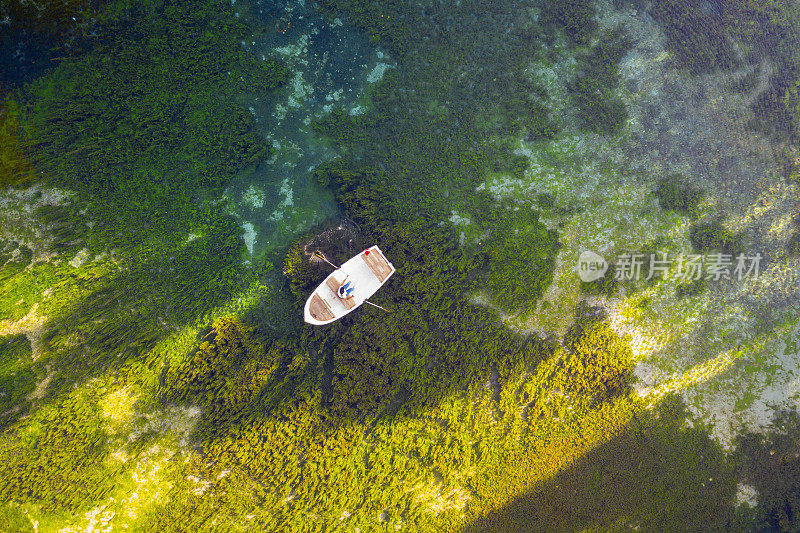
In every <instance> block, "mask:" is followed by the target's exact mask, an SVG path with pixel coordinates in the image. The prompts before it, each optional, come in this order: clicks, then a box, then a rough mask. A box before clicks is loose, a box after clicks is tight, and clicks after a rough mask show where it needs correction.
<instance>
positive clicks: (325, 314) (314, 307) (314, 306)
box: [308, 294, 334, 320]
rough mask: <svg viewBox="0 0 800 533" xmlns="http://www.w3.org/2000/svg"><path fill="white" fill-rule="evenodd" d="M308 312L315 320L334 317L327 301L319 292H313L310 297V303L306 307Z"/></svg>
mask: <svg viewBox="0 0 800 533" xmlns="http://www.w3.org/2000/svg"><path fill="white" fill-rule="evenodd" d="M308 312H309V313H311V316H313V317H314V318H316V319H317V320H330V319H332V318H333V317H334V314H333V311H331V308H330V306H329V305H328V302H326V301H325V300H323V299H322V297H321V296H320V295H319V294H315V295H314V296H313V297H312V298H311V305H310V306H309V308H308Z"/></svg>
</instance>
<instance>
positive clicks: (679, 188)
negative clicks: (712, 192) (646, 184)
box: [653, 174, 705, 219]
mask: <svg viewBox="0 0 800 533" xmlns="http://www.w3.org/2000/svg"><path fill="white" fill-rule="evenodd" d="M653 194H654V195H655V197H656V198H658V205H659V206H661V209H665V210H670V211H675V212H676V213H679V214H681V215H683V216H687V217H690V218H693V219H695V218H697V217H698V216H699V214H700V210H699V209H700V203H701V202H702V201H703V198H704V196H705V192H704V191H703V190H702V189H699V188H697V187H695V186H694V185H692V184H691V183H687V182H686V178H685V177H683V176H680V175H677V174H671V175H669V176H665V177H663V178H661V179H659V180H658V184H657V186H656V189H655V190H654V191H653Z"/></svg>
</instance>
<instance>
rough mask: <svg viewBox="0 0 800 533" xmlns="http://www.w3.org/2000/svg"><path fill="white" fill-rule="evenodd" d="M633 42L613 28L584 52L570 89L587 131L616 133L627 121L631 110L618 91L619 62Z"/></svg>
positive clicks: (582, 124)
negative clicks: (627, 108) (626, 106)
mask: <svg viewBox="0 0 800 533" xmlns="http://www.w3.org/2000/svg"><path fill="white" fill-rule="evenodd" d="M629 46H630V44H629V43H628V41H627V39H626V38H625V36H624V34H622V33H621V32H620V31H609V32H607V33H606V34H605V35H602V36H601V37H600V39H599V40H598V42H597V43H596V44H594V45H593V46H592V47H591V48H590V49H589V50H588V52H587V53H586V55H584V56H581V60H580V63H579V73H578V75H577V76H576V77H575V80H574V81H573V82H572V83H571V84H569V85H568V87H567V89H568V90H569V92H570V94H571V95H572V98H573V99H574V101H575V104H576V106H577V108H578V110H579V112H580V114H579V117H580V120H581V127H582V128H583V129H585V130H586V131H592V132H597V133H603V134H607V135H613V134H616V133H619V132H620V131H621V129H622V127H623V126H624V125H625V120H626V119H627V118H628V113H627V111H626V110H625V104H624V103H623V102H622V100H621V99H620V98H619V96H617V94H616V89H617V86H618V85H619V69H618V68H617V65H618V63H619V61H620V60H621V59H622V57H623V56H624V55H625V52H627V49H628V48H629Z"/></svg>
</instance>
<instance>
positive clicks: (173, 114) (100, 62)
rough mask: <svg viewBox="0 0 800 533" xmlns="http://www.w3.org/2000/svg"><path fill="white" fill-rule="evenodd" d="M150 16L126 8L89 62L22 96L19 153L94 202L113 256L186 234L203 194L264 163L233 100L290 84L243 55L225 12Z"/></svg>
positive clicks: (168, 9)
mask: <svg viewBox="0 0 800 533" xmlns="http://www.w3.org/2000/svg"><path fill="white" fill-rule="evenodd" d="M152 9H153V13H152V14H151V15H150V16H145V12H144V11H142V8H141V7H135V6H132V7H131V8H130V9H129V11H126V12H125V13H126V15H127V17H126V18H125V19H124V20H119V21H118V22H109V23H107V30H108V34H107V36H106V37H105V38H104V39H101V40H100V41H99V43H98V44H97V45H96V47H95V48H94V49H93V50H92V51H91V52H89V53H87V54H84V55H82V56H80V57H79V58H77V59H74V60H68V61H63V62H61V63H60V64H59V65H58V67H57V68H56V69H55V70H54V71H53V72H52V73H51V74H50V75H47V76H44V77H42V78H41V79H39V80H36V81H35V82H34V83H32V84H31V85H30V86H29V87H28V88H27V89H26V94H27V95H29V96H28V98H27V99H28V100H29V103H27V105H26V106H25V110H26V117H25V124H26V125H25V128H24V137H23V142H24V146H25V149H26V150H27V151H28V152H29V153H31V154H34V155H35V158H36V163H37V167H38V168H39V169H41V170H42V171H43V172H44V174H45V177H46V178H47V180H48V181H49V182H50V183H51V184H53V185H55V186H65V187H70V188H74V189H76V190H77V192H78V193H79V195H80V196H81V198H82V199H92V200H93V201H92V202H91V205H90V217H91V218H93V219H96V222H97V228H98V231H105V232H106V234H105V235H104V236H103V238H104V239H105V240H107V241H109V240H110V241H112V242H114V245H120V242H119V241H124V240H128V241H130V240H131V239H134V240H140V239H142V237H141V236H136V233H137V232H145V233H147V232H154V231H167V232H168V231H176V230H177V227H176V226H178V225H184V227H185V224H186V220H187V219H190V218H191V213H192V212H193V211H194V210H195V209H196V204H197V198H198V197H199V196H201V195H202V194H203V190H208V189H209V188H215V187H216V188H218V187H219V186H220V185H223V184H224V183H226V181H228V180H229V179H230V178H231V177H232V176H234V175H235V174H236V173H237V172H239V171H241V170H243V169H244V168H246V167H248V166H251V165H254V164H255V163H256V162H258V161H260V160H262V159H264V158H265V157H267V156H268V155H269V151H270V147H269V146H268V145H267V143H266V141H265V140H264V139H263V138H261V137H259V136H258V135H257V134H256V133H255V132H254V131H253V117H252V115H251V114H249V113H248V112H247V111H246V110H244V109H242V108H241V106H239V105H237V104H235V103H234V96H235V95H236V94H241V93H242V92H244V90H245V88H246V90H247V91H253V92H261V93H263V92H269V91H270V90H273V89H274V88H276V87H278V86H279V85H280V84H282V83H283V82H285V80H286V78H287V71H286V70H285V69H284V68H283V67H281V66H280V65H278V64H277V63H276V62H275V61H274V60H265V61H260V60H256V59H255V58H252V57H250V56H248V55H246V54H245V53H244V52H243V51H242V50H241V49H240V47H239V45H238V41H239V38H241V37H242V36H243V35H244V34H245V32H246V31H247V30H246V27H245V26H244V25H243V24H241V23H237V22H235V21H234V20H233V19H231V17H230V16H229V13H227V9H229V7H227V8H226V7H225V5H224V3H223V2H210V3H209V2H195V3H183V4H181V6H180V7H179V6H177V5H170V4H167V5H164V6H162V7H154V8H152ZM142 36H147V38H146V39H143V38H142ZM226 96H227V97H226ZM170 226H171V227H170Z"/></svg>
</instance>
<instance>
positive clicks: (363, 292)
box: [303, 245, 395, 326]
mask: <svg viewBox="0 0 800 533" xmlns="http://www.w3.org/2000/svg"><path fill="white" fill-rule="evenodd" d="M394 272H395V268H394V266H393V265H392V264H391V263H390V262H389V261H388V260H387V259H386V257H385V256H384V255H383V252H381V249H380V248H378V246H377V245H375V246H372V247H371V248H368V249H366V250H364V251H363V252H361V253H360V254H358V255H356V256H353V257H351V258H350V259H348V260H347V261H346V262H345V263H344V264H343V265H342V266H341V267H339V268H338V269H336V270H334V271H333V272H331V273H330V275H328V277H327V278H325V281H323V282H322V283H320V284H319V286H318V287H317V288H316V289H314V292H312V293H311V296H309V297H308V300H306V306H305V309H304V311H303V315H304V318H305V321H306V322H308V323H309V324H313V325H315V326H321V325H323V324H330V323H331V322H334V321H336V320H339V319H340V318H342V317H343V316H344V315H346V314H347V313H349V312H350V311H352V310H353V309H356V308H357V307H359V306H360V305H361V304H363V303H364V301H365V300H366V299H367V298H369V297H370V296H372V295H373V294H375V292H376V291H377V290H378V289H380V288H381V286H382V285H383V284H384V283H386V280H388V279H389V277H390V276H391V275H392V274H394ZM340 294H341V296H340ZM373 305H374V304H373Z"/></svg>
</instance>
